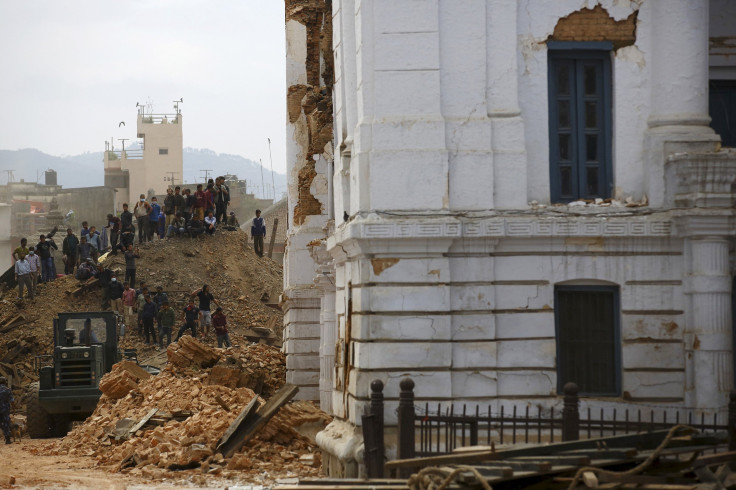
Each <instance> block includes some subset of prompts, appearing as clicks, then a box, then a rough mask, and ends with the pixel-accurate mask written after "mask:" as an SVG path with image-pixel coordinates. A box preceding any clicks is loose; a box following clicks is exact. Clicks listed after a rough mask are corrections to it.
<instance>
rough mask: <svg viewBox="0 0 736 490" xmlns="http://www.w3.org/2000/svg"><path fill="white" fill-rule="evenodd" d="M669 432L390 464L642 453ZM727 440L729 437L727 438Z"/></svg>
mask: <svg viewBox="0 0 736 490" xmlns="http://www.w3.org/2000/svg"><path fill="white" fill-rule="evenodd" d="M690 432H691V430H690V429H687V428H683V429H679V430H678V432H677V434H681V435H684V434H688V433H690ZM668 433H669V430H658V431H652V432H646V433H642V434H627V435H622V436H611V437H601V438H595V439H586V440H582V441H569V442H557V443H552V444H544V445H539V446H527V447H517V448H513V447H512V448H509V449H504V450H500V451H496V452H491V451H481V452H478V453H468V454H443V455H439V456H429V457H425V458H413V459H397V460H394V461H389V462H388V463H386V468H387V469H389V470H393V469H397V468H418V467H425V466H436V465H441V464H466V463H476V462H481V461H493V460H496V461H498V460H502V459H508V458H513V457H517V456H545V455H551V454H559V453H561V452H565V451H571V450H575V449H597V448H598V447H600V446H601V445H602V443H605V447H608V448H618V447H626V448H628V447H636V448H639V449H649V448H655V447H657V445H659V444H660V443H661V442H662V440H663V439H664V438H665V437H666V436H667V434H668ZM726 440H727V434H726Z"/></svg>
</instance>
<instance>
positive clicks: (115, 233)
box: [105, 214, 121, 255]
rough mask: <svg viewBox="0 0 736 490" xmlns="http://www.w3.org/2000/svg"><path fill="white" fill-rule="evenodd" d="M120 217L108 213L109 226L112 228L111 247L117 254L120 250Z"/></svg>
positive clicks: (114, 253)
mask: <svg viewBox="0 0 736 490" xmlns="http://www.w3.org/2000/svg"><path fill="white" fill-rule="evenodd" d="M120 226H121V222H120V218H118V217H117V216H113V215H112V214H108V215H107V226H106V227H105V228H108V229H109V230H110V249H111V250H112V254H113V255H117V253H118V251H117V248H118V238H120Z"/></svg>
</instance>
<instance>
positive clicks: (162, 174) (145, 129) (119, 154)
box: [104, 104, 184, 213]
mask: <svg viewBox="0 0 736 490" xmlns="http://www.w3.org/2000/svg"><path fill="white" fill-rule="evenodd" d="M182 124H183V123H182V115H181V111H180V110H179V109H178V104H177V108H176V113H174V114H145V113H144V112H143V107H141V108H140V109H139V111H138V117H137V133H136V136H137V138H140V141H139V148H138V149H135V150H130V149H128V150H124V148H123V147H122V146H121V148H120V149H119V150H113V149H112V145H111V144H108V143H107V142H106V151H105V157H104V163H105V185H106V186H107V187H114V188H115V189H116V190H117V194H116V196H115V210H116V211H117V212H118V213H120V212H122V210H123V203H128V204H129V205H130V209H131V211H132V209H133V203H135V202H136V201H137V200H138V196H140V195H141V194H146V196H147V197H150V196H152V195H164V194H166V189H167V188H168V187H169V186H170V185H174V184H181V183H182V177H183V175H184V173H183V172H184V145H183V139H182ZM128 148H130V144H129V146H128Z"/></svg>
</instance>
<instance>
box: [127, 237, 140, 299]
mask: <svg viewBox="0 0 736 490" xmlns="http://www.w3.org/2000/svg"><path fill="white" fill-rule="evenodd" d="M136 257H140V255H138V250H133V245H128V249H127V250H126V251H125V282H127V283H129V284H130V287H131V288H133V289H135V259H136Z"/></svg>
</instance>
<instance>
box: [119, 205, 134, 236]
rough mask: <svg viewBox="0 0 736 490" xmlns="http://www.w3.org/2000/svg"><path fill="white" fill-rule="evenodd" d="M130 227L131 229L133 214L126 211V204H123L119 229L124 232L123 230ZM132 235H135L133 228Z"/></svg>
mask: <svg viewBox="0 0 736 490" xmlns="http://www.w3.org/2000/svg"><path fill="white" fill-rule="evenodd" d="M128 226H130V227H131V228H132V227H133V213H131V212H130V211H128V203H127V202H125V203H123V212H122V213H120V229H121V230H123V231H125V228H127V227H128ZM133 234H135V228H133Z"/></svg>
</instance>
